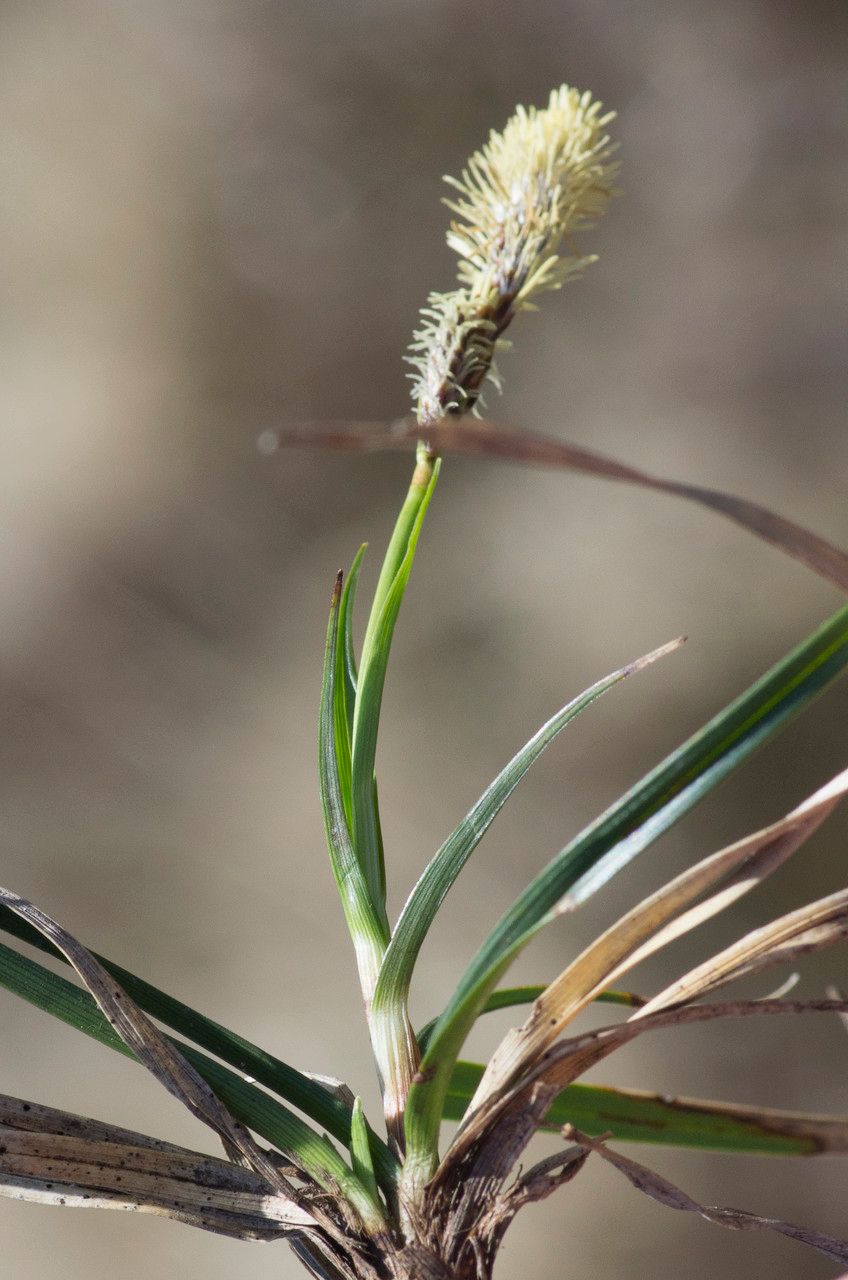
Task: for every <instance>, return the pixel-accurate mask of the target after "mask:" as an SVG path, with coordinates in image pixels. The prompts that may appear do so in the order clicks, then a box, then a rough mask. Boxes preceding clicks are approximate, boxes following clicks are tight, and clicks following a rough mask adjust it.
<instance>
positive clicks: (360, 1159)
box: [350, 1098, 380, 1200]
mask: <svg viewBox="0 0 848 1280" xmlns="http://www.w3.org/2000/svg"><path fill="white" fill-rule="evenodd" d="M350 1156H351V1164H352V1165H353V1172H354V1173H355V1174H356V1176H357V1178H358V1179H359V1181H360V1182H361V1183H362V1185H363V1186H364V1187H367V1188H368V1190H369V1191H370V1192H371V1194H372V1196H373V1197H374V1199H375V1200H379V1198H380V1197H379V1192H378V1190H377V1179H376V1177H375V1176H374V1165H373V1164H372V1162H371V1148H370V1145H369V1135H368V1125H367V1124H366V1122H365V1112H364V1111H363V1110H362V1099H361V1098H357V1099H356V1101H355V1102H354V1104H353V1114H352V1116H351V1122H350Z"/></svg>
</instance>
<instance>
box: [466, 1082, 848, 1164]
mask: <svg viewBox="0 0 848 1280" xmlns="http://www.w3.org/2000/svg"><path fill="white" fill-rule="evenodd" d="M483 1071H484V1068H483V1066H482V1065H481V1064H479V1063H476V1062H457V1064H456V1066H455V1067H454V1071H453V1075H452V1076H451V1081H450V1086H449V1088H448V1092H447V1095H446V1097H445V1110H444V1118H445V1119H446V1120H461V1119H462V1117H463V1116H464V1114H465V1112H466V1110H467V1109H468V1104H469V1102H470V1101H471V1098H472V1097H473V1096H474V1093H475V1092H476V1090H477V1087H478V1085H479V1083H480V1080H481V1079H482V1077H483ZM564 1124H573V1125H575V1126H576V1127H577V1128H578V1129H582V1130H584V1132H586V1133H589V1134H591V1135H592V1136H593V1137H599V1136H600V1135H601V1134H602V1133H609V1134H610V1135H611V1136H612V1137H613V1138H614V1139H615V1140H616V1141H619V1142H646V1143H656V1144H658V1145H661V1146H670V1147H694V1148H697V1149H698V1150H701V1151H727V1152H736V1153H740V1154H742V1153H748V1154H755V1153H756V1154H758V1155H798V1156H811V1155H821V1154H824V1153H829V1154H831V1155H837V1154H838V1155H848V1116H817V1115H807V1114H805V1113H803V1112H793V1111H777V1110H773V1109H771V1108H766V1107H747V1106H738V1105H736V1104H734V1103H723V1102H713V1101H705V1100H703V1099H701V1098H670V1097H667V1096H666V1095H664V1094H658V1093H645V1092H643V1091H641V1090H637V1089H618V1088H610V1087H608V1086H606V1085H592V1084H572V1085H569V1086H568V1087H567V1088H565V1089H563V1091H562V1092H561V1093H560V1094H559V1095H558V1096H557V1097H556V1098H555V1099H554V1102H553V1104H552V1105H551V1109H550V1110H549V1111H548V1113H547V1115H546V1117H545V1121H544V1125H543V1128H544V1129H546V1130H548V1131H549V1132H557V1131H558V1130H560V1129H561V1128H562V1126H563V1125H564Z"/></svg>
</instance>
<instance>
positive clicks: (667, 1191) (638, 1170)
mask: <svg viewBox="0 0 848 1280" xmlns="http://www.w3.org/2000/svg"><path fill="white" fill-rule="evenodd" d="M563 1137H564V1138H565V1139H566V1140H567V1141H569V1142H572V1141H573V1142H577V1143H578V1144H579V1145H580V1146H583V1147H585V1148H586V1150H587V1151H593V1152H594V1153H595V1154H596V1155H599V1156H600V1157H601V1159H603V1160H606V1161H607V1162H608V1163H609V1164H611V1165H612V1166H613V1168H615V1169H618V1171H619V1173H623V1174H624V1176H625V1178H627V1179H628V1181H629V1182H631V1183H632V1185H633V1186H634V1187H635V1188H636V1190H637V1191H642V1192H644V1193H645V1195H647V1196H650V1198H651V1199H652V1200H656V1201H657V1202H658V1203H659V1204H664V1205H666V1206H667V1207H668V1208H669V1209H678V1210H681V1211H682V1212H683V1213H697V1214H699V1215H700V1216H701V1217H702V1218H706V1220H707V1222H714V1223H715V1224H716V1226H719V1227H727V1228H729V1230H731V1231H776V1232H777V1233H778V1234H779V1235H782V1236H789V1238H790V1239H792V1240H798V1241H800V1243H801V1244H806V1245H809V1247H810V1248H811V1249H817V1250H818V1252H819V1253H823V1254H824V1255H825V1257H827V1258H832V1259H833V1261H834V1262H848V1240H837V1239H835V1238H834V1237H833V1236H827V1235H824V1234H823V1232H821V1231H810V1230H808V1229H807V1228H806V1227H796V1226H795V1225H794V1224H793V1223H791V1222H784V1221H782V1220H781V1219H780V1218H763V1217H760V1216H759V1214H756V1213H746V1212H745V1211H744V1210H742V1209H720V1208H713V1207H711V1206H707V1205H703V1204H699V1203H698V1201H697V1200H693V1199H692V1197H691V1196H689V1195H687V1194H686V1192H685V1191H681V1190H680V1188H679V1187H676V1186H675V1185H674V1183H673V1182H669V1181H668V1179H667V1178H664V1177H662V1175H661V1174H659V1173H655V1172H654V1171H653V1169H648V1168H646V1166H645V1165H643V1164H638V1163H637V1162H636V1161H635V1160H631V1159H630V1158H629V1157H628V1156H623V1155H620V1154H619V1153H618V1152H617V1151H611V1150H610V1148H609V1147H607V1146H606V1144H605V1143H604V1142H600V1141H598V1140H596V1139H594V1138H589V1137H587V1136H586V1135H585V1134H582V1133H578V1132H577V1130H576V1129H574V1128H572V1126H571V1125H566V1126H565V1128H564V1129H563Z"/></svg>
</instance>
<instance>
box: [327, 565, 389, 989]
mask: <svg viewBox="0 0 848 1280" xmlns="http://www.w3.org/2000/svg"><path fill="white" fill-rule="evenodd" d="M341 594H342V575H341V573H340V574H339V575H338V577H337V579H336V585H335V589H334V591H333V596H332V600H331V607H330V621H329V625H328V627H327V645H326V650H325V655H324V679H323V683H322V688H321V714H320V724H319V738H318V770H319V775H320V781H321V805H322V808H323V810H324V826H325V829H326V834H327V847H328V849H329V853H330V863H331V865H332V868H333V875H334V876H335V879H336V885H337V887H338V890H339V895H340V897H341V900H342V909H343V911H344V915H345V920H346V922H347V927H348V932H349V933H350V936H351V940H352V942H353V946H354V951H355V952H356V962H357V967H358V969H359V981H360V986H361V987H362V994H363V998H364V1000H365V1003H366V1007H370V1004H371V998H372V996H373V992H374V984H375V983H376V981H377V974H378V972H379V968H380V961H381V960H382V957H383V951H384V948H385V941H386V937H385V931H384V929H383V926H382V924H381V922H380V920H379V918H378V914H377V912H376V910H375V905H374V902H373V901H372V898H371V895H370V892H369V887H368V884H367V881H366V878H365V875H364V873H363V871H362V868H361V866H360V864H359V862H358V860H357V858H356V855H355V853H354V850H353V844H352V841H351V836H350V829H349V827H348V824H347V817H346V814H345V807H344V798H343V795H342V784H341V779H340V774H339V763H338V759H337V756H336V742H337V734H336V725H337V718H336V709H337V706H338V699H337V697H336V688H337V685H336V678H337V674H338V664H337V658H338V652H339V604H340V600H341Z"/></svg>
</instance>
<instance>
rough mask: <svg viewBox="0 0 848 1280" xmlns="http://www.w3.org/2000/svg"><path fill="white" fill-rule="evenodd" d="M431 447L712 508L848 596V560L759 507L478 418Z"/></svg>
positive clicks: (361, 446)
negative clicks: (576, 474)
mask: <svg viewBox="0 0 848 1280" xmlns="http://www.w3.org/2000/svg"><path fill="white" fill-rule="evenodd" d="M420 434H421V428H420V427H419V426H418V424H417V423H415V422H413V421H411V420H410V419H406V418H404V419H400V420H399V421H397V422H392V423H386V422H381V423H375V422H359V423H357V422H339V423H326V422H325V423H321V422H314V423H301V424H299V425H298V426H297V427H293V428H290V429H287V430H284V431H280V432H265V433H264V434H263V436H262V437H261V438H260V447H261V448H262V449H263V451H264V452H271V451H272V450H273V449H274V448H275V447H279V446H289V447H291V446H300V447H303V446H307V447H311V448H321V449H343V450H364V451H366V452H369V453H373V452H379V451H381V450H386V449H407V448H409V447H410V445H411V444H412V443H413V442H414V441H415V440H416V439H417V438H418V436H419V435H420ZM427 437H428V444H429V445H430V447H431V448H432V449H433V450H434V451H435V452H437V453H442V452H444V453H460V454H465V455H468V456H471V457H487V458H498V459H501V460H502V461H508V462H523V463H529V464H530V465H535V466H543V467H557V468H560V469H564V470H567V471H580V472H583V473H584V474H586V475H592V476H598V477H600V478H602V479H606V480H619V481H622V482H623V483H625V484H635V485H639V486H640V487H641V488H643V489H653V490H655V491H657V492H659V493H669V494H672V495H674V496H675V497H679V498H687V499H688V500H689V501H690V502H697V503H698V504H699V505H700V506H703V507H708V508H709V509H710V510H711V511H716V512H718V513H719V514H720V515H723V516H726V517H727V518H728V519H729V520H733V521H734V522H735V523H736V524H739V525H741V526H742V527H743V528H744V529H747V530H748V531H749V533H753V534H754V535H755V536H756V537H758V538H762V539H763V541H765V542H768V543H771V545H772V546H774V547H777V548H779V549H780V550H781V551H785V552H786V553H787V555H790V556H792V557H793V558H794V559H796V560H799V561H800V562H801V563H802V564H805V565H806V566H807V568H808V569H812V570H813V572H814V573H817V574H819V575H820V576H821V577H822V578H825V579H826V580H827V581H828V582H831V583H833V585H834V586H837V587H839V588H840V589H841V590H842V591H844V592H848V554H846V553H845V552H844V551H842V550H841V549H840V548H839V547H836V546H834V545H833V544H832V543H830V542H827V541H826V540H825V539H824V538H820V537H819V536H818V535H817V534H815V533H811V532H810V530H809V529H805V528H803V526H801V525H799V524H795V523H794V521H792V520H787V519H785V518H784V517H783V516H779V515H777V514H776V513H775V512H773V511H769V510H768V508H767V507H762V506H760V505H759V504H758V503H756V502H749V501H748V500H747V499H745V498H738V497H735V496H734V495H733V494H729V493H722V492H720V491H719V490H716V489H705V488H703V487H701V486H700V485H693V484H685V483H684V482H683V481H678V480H664V479H662V478H660V477H659V476H652V475H649V474H648V472H646V471H640V470H638V468H636V467H631V466H628V465H627V464H626V463H621V462H616V461H615V459H613V458H607V457H605V456H604V455H603V454H600V453H594V452H592V451H591V450H589V449H583V448H581V447H579V446H578V445H573V444H567V443H566V442H565V441H562V440H556V439H554V438H552V437H551V436H545V435H541V434H539V433H537V432H529V431H515V430H513V429H511V428H509V427H505V426H502V425H500V424H497V423H492V422H484V421H481V420H477V419H473V418H463V419H462V420H461V421H459V420H456V419H450V418H445V419H443V420H442V421H441V422H438V423H435V424H432V425H430V426H428V427H427Z"/></svg>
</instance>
